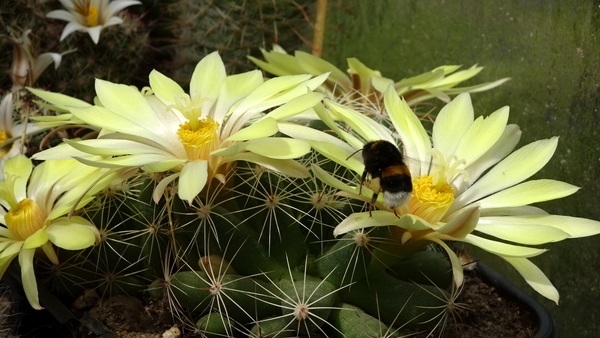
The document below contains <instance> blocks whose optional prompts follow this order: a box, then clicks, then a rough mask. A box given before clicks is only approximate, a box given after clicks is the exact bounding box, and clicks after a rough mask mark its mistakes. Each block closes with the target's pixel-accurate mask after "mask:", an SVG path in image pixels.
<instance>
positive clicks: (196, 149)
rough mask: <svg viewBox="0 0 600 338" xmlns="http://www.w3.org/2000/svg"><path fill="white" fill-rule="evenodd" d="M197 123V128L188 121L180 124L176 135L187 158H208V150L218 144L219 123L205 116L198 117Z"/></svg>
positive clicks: (213, 148) (211, 149)
mask: <svg viewBox="0 0 600 338" xmlns="http://www.w3.org/2000/svg"><path fill="white" fill-rule="evenodd" d="M197 125H198V128H197V129H194V128H193V127H192V126H191V124H190V122H189V121H187V122H185V123H184V124H180V125H179V130H178V131H177V135H179V140H180V141H181V143H182V144H183V146H184V148H185V150H186V152H187V155H188V158H189V159H191V160H196V159H208V156H209V154H210V152H211V151H213V150H215V149H216V147H217V146H218V141H219V136H218V134H217V130H218V129H219V123H218V122H216V121H215V120H213V119H212V118H211V117H209V116H207V117H205V118H203V119H199V120H198V121H197Z"/></svg>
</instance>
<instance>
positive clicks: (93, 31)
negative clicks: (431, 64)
mask: <svg viewBox="0 0 600 338" xmlns="http://www.w3.org/2000/svg"><path fill="white" fill-rule="evenodd" d="M102 28H104V26H94V27H87V28H85V29H84V31H86V32H87V33H88V34H89V35H90V38H92V41H94V43H95V44H98V41H99V40H100V31H102Z"/></svg>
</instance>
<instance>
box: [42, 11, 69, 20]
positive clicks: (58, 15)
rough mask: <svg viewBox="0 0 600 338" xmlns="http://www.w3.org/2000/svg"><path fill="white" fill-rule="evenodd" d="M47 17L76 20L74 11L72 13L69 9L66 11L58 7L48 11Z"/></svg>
mask: <svg viewBox="0 0 600 338" xmlns="http://www.w3.org/2000/svg"><path fill="white" fill-rule="evenodd" d="M46 17H47V18H50V19H56V20H63V21H76V19H75V16H74V15H73V13H71V12H69V11H65V10H64V9H58V10H55V11H51V12H48V14H46Z"/></svg>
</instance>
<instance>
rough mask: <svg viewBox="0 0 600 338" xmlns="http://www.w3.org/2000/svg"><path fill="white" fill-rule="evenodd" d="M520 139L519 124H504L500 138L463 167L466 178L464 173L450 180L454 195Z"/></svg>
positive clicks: (510, 149)
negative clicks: (466, 174)
mask: <svg viewBox="0 0 600 338" xmlns="http://www.w3.org/2000/svg"><path fill="white" fill-rule="evenodd" d="M520 139H521V130H520V129H519V126H517V125H515V124H511V125H508V126H506V128H505V129H504V133H502V136H500V139H498V141H497V142H496V143H495V144H494V145H493V146H492V147H491V148H490V149H489V150H488V151H487V152H486V153H485V154H483V155H481V156H480V157H479V158H478V159H477V160H476V161H475V162H473V163H467V166H466V167H465V168H464V169H465V170H466V171H467V173H468V174H469V175H468V178H467V180H465V179H464V175H457V176H456V177H455V178H454V179H453V180H452V182H451V185H452V186H453V187H454V191H456V195H455V196H459V195H460V194H462V193H463V192H464V191H465V190H466V189H467V188H468V187H469V186H470V185H471V184H473V182H475V181H477V179H478V178H479V176H481V174H483V173H484V172H485V171H486V170H487V169H488V168H490V167H491V166H493V165H495V164H496V163H498V162H500V160H502V159H503V158H505V157H506V156H507V155H508V154H510V153H511V152H512V151H513V150H514V149H515V147H516V146H517V143H519V140H520ZM450 210H456V208H453V207H451V208H450Z"/></svg>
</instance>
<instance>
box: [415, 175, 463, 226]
mask: <svg viewBox="0 0 600 338" xmlns="http://www.w3.org/2000/svg"><path fill="white" fill-rule="evenodd" d="M412 184H413V192H412V198H411V199H410V201H409V202H408V208H409V209H410V212H411V214H414V215H416V216H419V217H421V218H423V219H425V220H426V221H428V222H429V223H430V224H436V223H437V222H439V221H440V220H441V219H442V218H443V217H444V215H445V214H446V211H448V209H449V208H450V206H451V205H452V202H453V201H454V189H452V187H451V186H450V185H449V184H447V183H444V184H442V185H441V187H437V186H435V185H434V184H433V177H432V176H423V177H421V176H418V177H414V178H413V180H412Z"/></svg>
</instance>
